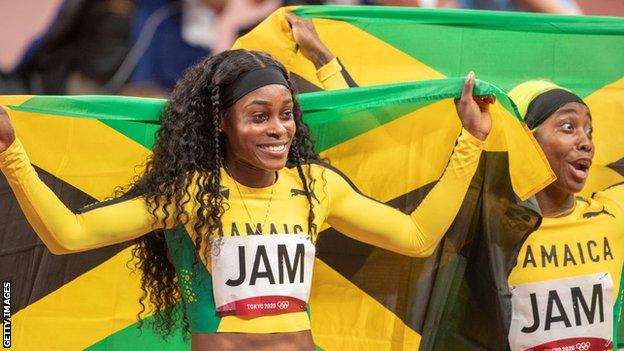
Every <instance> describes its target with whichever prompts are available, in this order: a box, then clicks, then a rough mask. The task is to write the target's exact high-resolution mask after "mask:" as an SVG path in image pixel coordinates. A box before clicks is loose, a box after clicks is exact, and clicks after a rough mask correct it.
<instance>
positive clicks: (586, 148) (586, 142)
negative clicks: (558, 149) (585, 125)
mask: <svg viewBox="0 0 624 351" xmlns="http://www.w3.org/2000/svg"><path fill="white" fill-rule="evenodd" d="M579 134H580V136H579V138H578V144H577V146H576V147H577V149H578V150H579V151H583V152H586V153H591V152H592V150H593V149H594V142H593V141H592V139H591V138H590V137H589V135H587V133H585V132H584V131H581V132H580V133H579Z"/></svg>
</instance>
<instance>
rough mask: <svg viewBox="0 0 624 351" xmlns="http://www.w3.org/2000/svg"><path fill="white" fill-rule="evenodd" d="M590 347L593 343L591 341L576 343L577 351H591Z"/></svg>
mask: <svg viewBox="0 0 624 351" xmlns="http://www.w3.org/2000/svg"><path fill="white" fill-rule="evenodd" d="M590 346H591V342H589V341H585V342H577V343H576V349H577V350H579V351H587V350H589V347H590Z"/></svg>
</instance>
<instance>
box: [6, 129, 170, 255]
mask: <svg viewBox="0 0 624 351" xmlns="http://www.w3.org/2000/svg"><path fill="white" fill-rule="evenodd" d="M0 169H1V170H2V172H3V173H4V175H5V176H6V178H7V181H8V183H9V186H10V187H11V189H12V190H13V193H14V194H15V197H16V198H17V201H18V203H19V205H20V207H21V208H22V211H24V214H25V216H26V218H27V219H28V222H29V223H30V224H31V226H32V227H33V229H34V230H35V232H36V233H37V235H39V237H40V238H41V241H43V243H44V244H45V245H46V246H47V247H48V249H49V250H50V251H51V252H52V253H54V254H65V253H71V252H79V251H85V250H89V249H94V248H98V247H102V246H107V245H111V244H115V243H119V242H123V241H127V240H131V239H134V238H137V237H139V236H141V235H143V234H145V233H148V232H150V231H152V230H154V229H157V227H158V226H159V225H160V224H159V223H154V220H153V219H152V216H151V215H150V212H149V209H148V206H147V203H146V202H145V201H144V199H143V198H141V197H134V198H129V199H126V200H122V201H119V200H117V201H113V202H111V204H105V205H103V206H94V208H93V209H91V210H88V211H85V212H84V213H81V214H75V213H73V212H72V211H71V210H69V209H68V208H67V207H66V206H65V205H64V204H63V203H62V202H61V201H60V200H59V198H58V197H57V196H56V195H55V194H54V193H53V192H52V191H51V190H50V189H49V188H48V187H47V186H46V185H45V184H44V183H43V182H42V181H41V179H39V176H38V175H37V172H36V171H35V169H34V168H33V166H32V165H31V164H30V160H29V159H28V156H27V155H26V152H25V150H24V148H23V146H22V144H21V143H20V141H19V140H18V139H15V141H14V142H13V144H11V146H10V147H9V148H8V149H6V150H5V151H4V152H3V153H0Z"/></svg>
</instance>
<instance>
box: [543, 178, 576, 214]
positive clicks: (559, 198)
mask: <svg viewBox="0 0 624 351" xmlns="http://www.w3.org/2000/svg"><path fill="white" fill-rule="evenodd" d="M535 198H536V199H537V203H538V204H539V207H540V210H541V211H542V216H544V217H558V216H561V215H563V214H566V213H569V211H571V210H572V209H573V208H574V204H575V200H574V194H571V193H569V192H565V191H562V190H561V189H558V188H556V187H554V186H553V185H550V186H548V187H546V188H545V189H544V190H542V191H540V192H539V193H537V194H535Z"/></svg>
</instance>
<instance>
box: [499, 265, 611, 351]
mask: <svg viewBox="0 0 624 351" xmlns="http://www.w3.org/2000/svg"><path fill="white" fill-rule="evenodd" d="M511 292H512V296H511V305H512V318H511V326H510V329H509V345H510V347H511V350H514V351H515V350H532V351H541V350H543V351H594V350H596V351H598V350H600V351H603V350H605V349H608V348H611V347H612V345H611V344H612V340H611V339H612V338H613V301H612V300H613V280H612V279H611V275H610V274H609V273H598V274H591V275H584V276H578V277H573V278H565V279H554V280H548V281H543V282H537V283H530V284H522V285H518V286H513V287H512V288H511Z"/></svg>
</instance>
